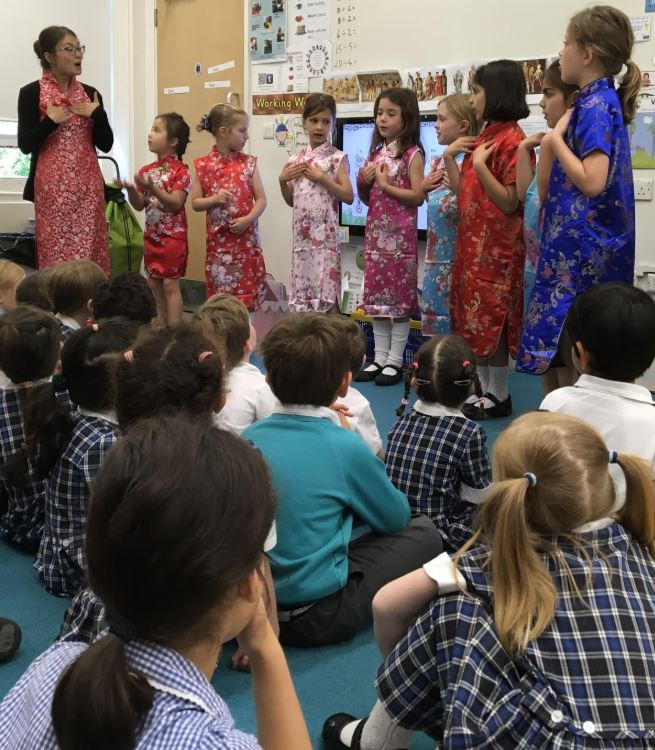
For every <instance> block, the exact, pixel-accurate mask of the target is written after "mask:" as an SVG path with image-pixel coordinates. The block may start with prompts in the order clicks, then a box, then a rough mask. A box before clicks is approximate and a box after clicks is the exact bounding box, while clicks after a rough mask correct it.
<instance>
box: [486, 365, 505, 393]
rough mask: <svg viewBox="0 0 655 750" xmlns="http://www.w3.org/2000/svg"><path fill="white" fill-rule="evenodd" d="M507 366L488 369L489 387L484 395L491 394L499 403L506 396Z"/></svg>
mask: <svg viewBox="0 0 655 750" xmlns="http://www.w3.org/2000/svg"><path fill="white" fill-rule="evenodd" d="M507 371H508V368H507V365H505V367H490V368H489V385H488V387H487V388H486V390H485V393H491V394H493V395H494V396H495V397H496V398H497V399H498V400H499V401H505V400H506V399H507V396H508V395H509V394H508V393H507Z"/></svg>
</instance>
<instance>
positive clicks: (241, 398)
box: [192, 294, 277, 435]
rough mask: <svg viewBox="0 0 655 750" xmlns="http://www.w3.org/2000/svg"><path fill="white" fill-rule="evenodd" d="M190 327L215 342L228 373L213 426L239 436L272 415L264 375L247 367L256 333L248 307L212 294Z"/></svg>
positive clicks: (227, 296)
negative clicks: (221, 402)
mask: <svg viewBox="0 0 655 750" xmlns="http://www.w3.org/2000/svg"><path fill="white" fill-rule="evenodd" d="M192 324H193V326H194V327H196V328H198V329H199V330H200V331H201V332H203V333H204V334H205V335H207V336H209V337H210V338H211V339H213V340H214V341H216V343H217V344H218V345H219V346H220V348H221V351H222V353H223V355H224V358H225V365H226V367H227V369H228V370H229V372H228V374H227V378H226V383H225V406H224V407H223V408H222V409H221V410H220V412H218V413H217V414H216V415H215V416H214V422H215V423H216V426H217V427H220V428H221V429H223V430H230V432H234V433H235V434H236V435H240V434H241V433H242V432H243V431H244V430H245V429H246V427H249V426H250V425H251V424H252V423H253V422H256V421H257V420H258V419H264V418H265V417H268V416H270V415H271V413H272V412H273V409H274V408H275V406H276V404H277V401H276V399H275V396H274V395H273V393H272V392H271V389H270V386H269V385H268V383H267V382H266V378H265V377H264V375H263V374H262V373H261V372H260V371H259V370H258V369H257V367H255V365H252V364H250V355H251V354H252V352H253V351H254V349H255V346H256V345H257V334H256V333H255V329H254V327H253V326H252V324H251V323H250V317H249V315H248V308H247V307H246V306H245V305H244V304H243V302H242V301H241V300H240V299H238V298H237V297H233V296H232V295H231V294H215V295H213V297H210V298H209V299H208V300H207V301H206V302H205V303H204V304H203V305H202V306H201V307H200V308H198V310H196V312H195V313H194V316H193V319H192Z"/></svg>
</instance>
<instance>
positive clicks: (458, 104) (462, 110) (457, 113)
mask: <svg viewBox="0 0 655 750" xmlns="http://www.w3.org/2000/svg"><path fill="white" fill-rule="evenodd" d="M439 104H440V105H441V104H445V105H446V107H447V108H448V111H449V112H450V114H451V115H452V116H453V117H455V118H456V119H457V120H466V121H467V122H468V124H469V127H468V130H467V131H466V135H477V134H478V133H479V132H480V129H481V127H482V122H479V121H478V119H477V118H476V116H475V112H474V111H473V107H471V99H470V97H469V96H468V95H467V94H449V95H448V96H444V98H443V99H441V101H440V102H439Z"/></svg>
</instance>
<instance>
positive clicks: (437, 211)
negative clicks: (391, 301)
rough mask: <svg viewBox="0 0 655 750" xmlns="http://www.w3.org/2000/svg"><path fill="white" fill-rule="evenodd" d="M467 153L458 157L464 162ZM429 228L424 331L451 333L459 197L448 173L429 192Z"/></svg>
mask: <svg viewBox="0 0 655 750" xmlns="http://www.w3.org/2000/svg"><path fill="white" fill-rule="evenodd" d="M463 160H464V155H463V154H459V155H458V156H457V159H456V161H457V164H458V165H461V163H462V161H463ZM443 166H444V163H443V158H442V157H438V158H437V159H434V161H433V162H432V164H431V166H430V171H431V172H434V171H436V170H437V169H441V168H443ZM427 203H428V205H427V215H428V231H427V242H426V248H425V268H424V271H423V286H422V289H421V318H422V321H423V334H424V335H425V336H434V335H435V334H444V335H447V334H449V333H450V277H451V272H452V266H453V255H454V254H455V243H456V241H457V196H456V195H455V193H453V191H452V190H451V189H450V183H449V182H448V179H447V175H446V173H445V172H444V176H443V177H442V178H441V181H440V182H439V183H438V184H437V187H436V188H435V189H434V190H432V191H431V192H430V193H429V194H428V198H427Z"/></svg>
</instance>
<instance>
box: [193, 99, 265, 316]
mask: <svg viewBox="0 0 655 750" xmlns="http://www.w3.org/2000/svg"><path fill="white" fill-rule="evenodd" d="M196 129H197V130H198V132H202V131H203V130H207V131H209V132H210V133H211V134H212V135H213V136H214V138H216V145H215V146H214V148H213V149H212V150H211V151H210V152H209V154H207V156H203V157H201V158H200V159H195V160H194V162H193V163H194V165H195V168H196V174H197V175H198V179H197V181H195V182H194V183H193V187H192V188H191V206H192V207H193V210H194V211H207V257H206V262H205V275H206V285H207V297H208V298H209V297H211V296H212V295H214V294H219V293H221V294H232V295H233V296H235V297H238V298H239V299H240V300H241V301H242V302H243V303H244V304H245V306H246V307H247V308H248V310H250V311H252V310H256V309H257V308H258V307H259V305H260V304H261V302H262V300H263V298H264V293H265V282H266V266H265V265H264V256H263V254H262V249H261V245H260V243H259V231H258V229H257V219H258V218H259V217H260V216H261V214H262V213H263V211H264V209H265V208H266V195H265V193H264V186H263V185H262V180H261V177H260V175H259V170H258V169H257V158H256V157H254V156H250V155H248V154H244V153H243V147H244V146H245V145H246V141H247V140H248V115H247V113H246V112H244V111H243V110H242V109H236V108H235V107H232V106H230V105H229V104H217V105H216V106H215V107H213V108H212V110H211V111H210V113H209V114H208V115H204V116H203V118H202V120H201V121H200V123H199V124H198V126H197V128H196Z"/></svg>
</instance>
